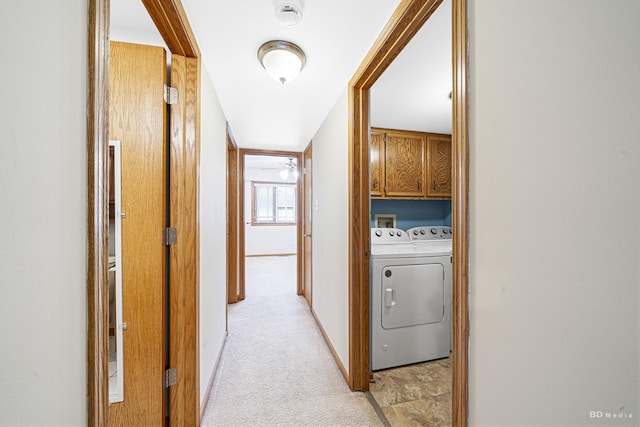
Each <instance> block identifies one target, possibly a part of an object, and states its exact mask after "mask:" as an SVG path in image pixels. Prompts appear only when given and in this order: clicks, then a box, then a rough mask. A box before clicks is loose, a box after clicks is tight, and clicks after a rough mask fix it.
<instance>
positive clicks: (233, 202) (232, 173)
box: [227, 123, 239, 304]
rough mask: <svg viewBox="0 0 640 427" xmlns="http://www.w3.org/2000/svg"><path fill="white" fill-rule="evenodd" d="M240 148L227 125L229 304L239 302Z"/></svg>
mask: <svg viewBox="0 0 640 427" xmlns="http://www.w3.org/2000/svg"><path fill="white" fill-rule="evenodd" d="M238 224H239V221H238V146H237V144H236V142H235V139H234V138H233V133H232V132H231V128H230V127H229V124H228V123H227V303H228V304H234V303H236V302H238Z"/></svg>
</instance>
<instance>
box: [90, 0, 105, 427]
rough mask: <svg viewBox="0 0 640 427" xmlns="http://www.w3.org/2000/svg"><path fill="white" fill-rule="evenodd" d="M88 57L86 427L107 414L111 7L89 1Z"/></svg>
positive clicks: (100, 0)
mask: <svg viewBox="0 0 640 427" xmlns="http://www.w3.org/2000/svg"><path fill="white" fill-rule="evenodd" d="M88 9H89V17H88V25H89V28H88V44H87V47H88V55H87V82H88V92H87V201H88V203H87V205H88V212H87V222H88V224H87V248H88V250H87V395H88V401H87V425H90V426H102V425H105V424H106V421H107V419H108V413H109V358H108V354H109V342H108V331H107V328H108V324H109V315H108V313H109V296H108V290H109V286H108V279H107V270H108V268H109V267H108V253H109V252H108V247H107V237H108V228H107V227H108V226H107V221H108V214H107V209H108V207H107V188H106V185H107V176H106V171H107V150H108V146H109V110H108V108H105V106H106V105H107V100H108V99H109V41H108V33H109V31H108V28H109V1H108V0H90V1H89V5H88Z"/></svg>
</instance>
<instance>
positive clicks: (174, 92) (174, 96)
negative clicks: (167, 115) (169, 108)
mask: <svg viewBox="0 0 640 427" xmlns="http://www.w3.org/2000/svg"><path fill="white" fill-rule="evenodd" d="M164 102H166V103H167V104H169V105H174V104H177V103H178V89H176V88H175V87H171V86H167V85H164Z"/></svg>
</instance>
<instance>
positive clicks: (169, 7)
mask: <svg viewBox="0 0 640 427" xmlns="http://www.w3.org/2000/svg"><path fill="white" fill-rule="evenodd" d="M142 4H144V6H145V7H146V8H147V12H149V16H150V17H151V19H152V20H153V23H154V24H155V25H156V28H158V31H159V32H160V35H161V36H162V39H163V40H164V42H165V43H166V44H167V47H168V48H169V50H170V51H171V53H173V54H176V55H182V56H185V57H188V58H197V57H199V56H200V50H199V49H198V44H197V42H196V38H195V36H194V35H193V31H192V30H191V25H190V24H189V20H188V19H187V15H186V13H185V11H184V8H183V7H182V3H181V2H180V0H142Z"/></svg>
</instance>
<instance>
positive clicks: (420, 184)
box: [418, 179, 422, 191]
mask: <svg viewBox="0 0 640 427" xmlns="http://www.w3.org/2000/svg"><path fill="white" fill-rule="evenodd" d="M420 190H422V180H421V179H419V180H418V191H420Z"/></svg>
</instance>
